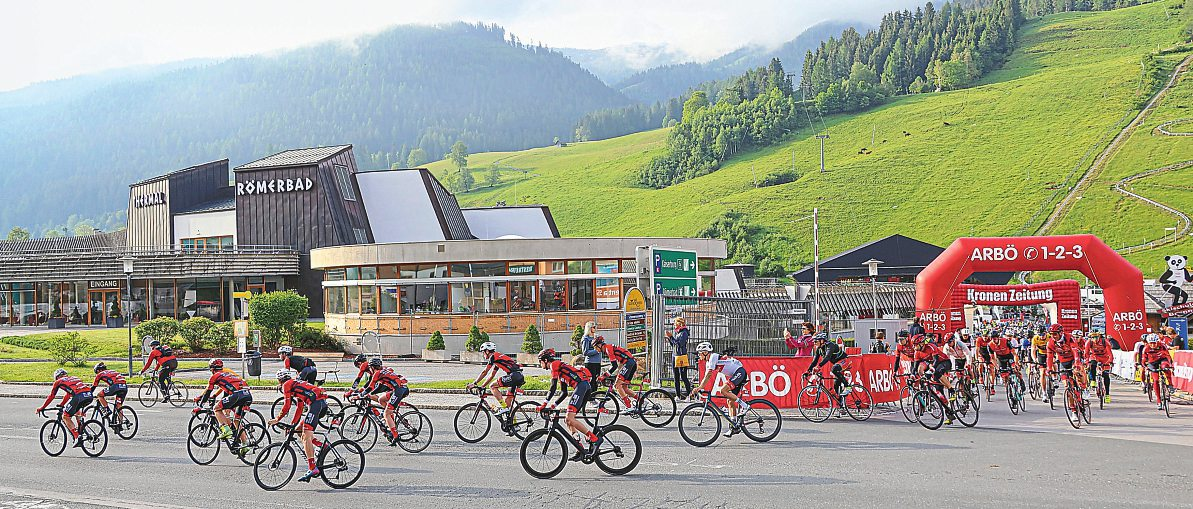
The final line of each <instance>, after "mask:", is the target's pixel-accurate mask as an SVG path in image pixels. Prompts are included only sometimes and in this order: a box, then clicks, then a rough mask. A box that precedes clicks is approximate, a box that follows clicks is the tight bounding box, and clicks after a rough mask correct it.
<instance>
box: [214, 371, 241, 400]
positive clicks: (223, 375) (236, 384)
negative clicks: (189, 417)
mask: <svg viewBox="0 0 1193 509" xmlns="http://www.w3.org/2000/svg"><path fill="white" fill-rule="evenodd" d="M246 387H248V384H245V383H244V380H241V379H240V377H239V376H236V375H235V374H234V373H228V372H227V371H220V372H217V373H215V374H213V375H211V379H209V380H208V381H207V389H206V390H205V391H204V392H203V395H204V396H206V395H207V394H209V393H211V390H212V389H215V388H218V389H220V390H222V391H224V394H232V393H233V392H236V391H239V390H241V389H244V388H246Z"/></svg>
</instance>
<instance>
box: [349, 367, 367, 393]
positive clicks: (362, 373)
mask: <svg viewBox="0 0 1193 509" xmlns="http://www.w3.org/2000/svg"><path fill="white" fill-rule="evenodd" d="M368 372H369V363H367V362H362V363H360V370H359V371H357V372H356V379H355V380H353V381H352V388H353V389H355V388H356V386H358V385H360V381H361V379H363V378H364V377H365V373H368Z"/></svg>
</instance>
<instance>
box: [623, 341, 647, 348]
mask: <svg viewBox="0 0 1193 509" xmlns="http://www.w3.org/2000/svg"><path fill="white" fill-rule="evenodd" d="M625 347H626V348H629V349H635V348H646V340H645V339H644V340H642V341H630V342H629V343H626V345H625Z"/></svg>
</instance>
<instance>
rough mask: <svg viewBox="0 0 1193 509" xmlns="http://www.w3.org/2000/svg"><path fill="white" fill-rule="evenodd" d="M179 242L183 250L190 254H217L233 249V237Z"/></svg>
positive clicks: (181, 240) (192, 239) (199, 238)
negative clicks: (217, 252)
mask: <svg viewBox="0 0 1193 509" xmlns="http://www.w3.org/2000/svg"><path fill="white" fill-rule="evenodd" d="M178 242H179V244H180V246H181V247H182V250H183V251H184V252H188V253H195V252H198V253H203V252H215V251H220V250H224V249H232V236H231V235H223V236H219V237H196V238H191V239H178Z"/></svg>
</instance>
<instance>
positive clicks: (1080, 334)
mask: <svg viewBox="0 0 1193 509" xmlns="http://www.w3.org/2000/svg"><path fill="white" fill-rule="evenodd" d="M1072 335H1073V337H1075V338H1079V337H1081V336H1084V335H1085V333H1084V332H1081V329H1077V330H1074V331H1073V332H1072Z"/></svg>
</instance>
